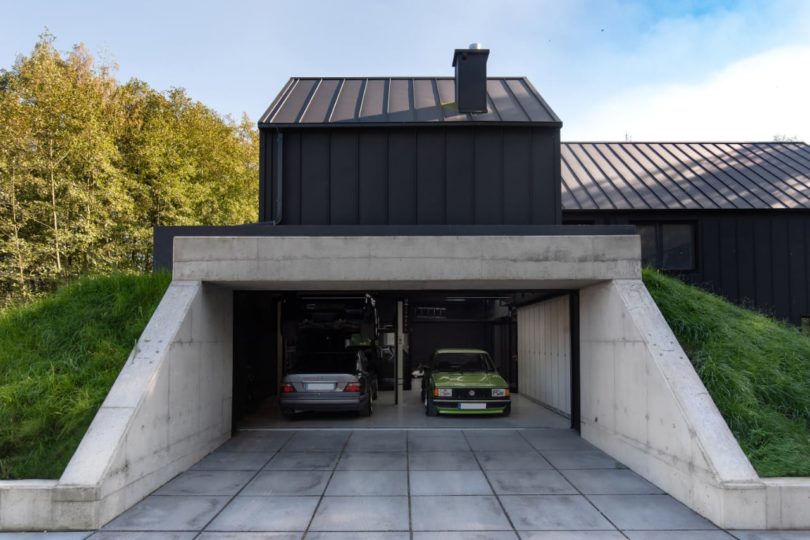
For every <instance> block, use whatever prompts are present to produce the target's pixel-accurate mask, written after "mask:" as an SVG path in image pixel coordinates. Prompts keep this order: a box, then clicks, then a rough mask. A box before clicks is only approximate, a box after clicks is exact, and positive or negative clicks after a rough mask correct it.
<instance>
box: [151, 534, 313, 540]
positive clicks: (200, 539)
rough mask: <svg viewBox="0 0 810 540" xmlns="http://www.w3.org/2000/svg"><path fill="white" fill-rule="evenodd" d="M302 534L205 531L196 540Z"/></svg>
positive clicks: (281, 539)
mask: <svg viewBox="0 0 810 540" xmlns="http://www.w3.org/2000/svg"><path fill="white" fill-rule="evenodd" d="M302 534H303V533H294V532H259V533H255V532H230V533H228V532H212V533H206V532H204V533H201V534H200V536H198V537H197V538H196V540H301V538H303V536H302ZM151 540H154V538H153V539H151ZM161 540H162V539H161Z"/></svg>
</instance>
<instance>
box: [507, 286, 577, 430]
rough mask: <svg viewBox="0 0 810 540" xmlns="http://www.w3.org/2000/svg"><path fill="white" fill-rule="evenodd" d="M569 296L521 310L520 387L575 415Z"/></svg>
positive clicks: (539, 398)
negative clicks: (572, 387)
mask: <svg viewBox="0 0 810 540" xmlns="http://www.w3.org/2000/svg"><path fill="white" fill-rule="evenodd" d="M568 303H569V297H568V295H564V296H558V297H557V298H552V299H551V300H546V301H544V302H539V303H536V304H531V305H528V306H524V307H521V308H519V309H518V315H517V335H518V388H519V391H520V394H521V395H522V396H526V397H529V398H531V399H533V400H535V401H538V402H540V403H542V404H544V405H546V406H548V407H551V408H552V409H555V410H557V411H559V412H561V413H563V414H566V415H569V416H570V414H571V318H570V316H569V311H568Z"/></svg>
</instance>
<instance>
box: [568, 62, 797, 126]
mask: <svg viewBox="0 0 810 540" xmlns="http://www.w3.org/2000/svg"><path fill="white" fill-rule="evenodd" d="M809 66H810V46H788V47H778V48H774V49H771V50H768V51H766V52H763V53H760V54H756V55H753V56H750V57H748V58H745V59H742V60H739V61H736V62H733V63H731V64H729V65H728V66H726V67H724V68H722V69H721V70H719V71H718V72H716V73H715V74H713V75H711V76H709V77H706V78H705V79H703V80H700V81H697V82H694V83H690V84H658V85H655V84H653V85H643V86H637V87H635V88H631V89H629V90H625V91H622V92H620V93H618V94H617V95H615V96H613V97H609V98H607V99H604V100H602V101H601V102H599V103H596V104H595V105H594V107H592V108H591V109H590V110H583V111H582V112H581V113H579V114H577V116H576V117H574V118H568V119H567V120H568V121H567V122H566V127H565V128H563V138H564V139H565V140H585V139H587V140H596V139H605V140H623V139H624V138H625V134H626V133H627V134H629V135H630V137H631V138H632V139H633V140H637V141H642V140H650V141H655V140H693V141H694V140H709V141H712V140H734V141H748V140H759V141H768V140H772V139H773V137H774V136H776V135H783V136H788V137H798V138H799V139H800V140H804V141H810V69H808V67H809ZM563 120H564V121H565V120H566V118H563Z"/></svg>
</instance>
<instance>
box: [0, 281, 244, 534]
mask: <svg viewBox="0 0 810 540" xmlns="http://www.w3.org/2000/svg"><path fill="white" fill-rule="evenodd" d="M232 305H233V301H232V293H231V291H230V290H228V289H224V288H221V287H218V286H215V285H204V284H202V283H200V282H173V283H172V284H171V285H170V286H169V288H168V290H167V291H166V294H165V295H164V297H163V299H162V300H161V302H160V304H159V305H158V308H157V310H156V311H155V313H154V315H153V316H152V319H151V320H150V321H149V324H148V325H147V327H146V329H145V330H144V332H143V334H142V336H141V338H140V339H139V340H138V343H137V345H136V346H135V348H134V350H133V351H132V354H131V355H130V358H129V359H128V360H127V362H126V365H125V366H124V368H123V369H122V370H121V373H120V374H119V375H118V378H117V379H116V381H115V384H114V385H113V387H112V389H111V390H110V393H109V394H108V396H107V398H106V399H105V400H104V403H103V404H102V406H101V408H100V409H99V411H98V413H97V414H96V416H95V418H94V419H93V422H92V424H91V425H90V429H89V430H88V431H87V434H86V435H85V436H84V438H83V439H82V442H81V443H80V445H79V448H78V449H77V450H76V453H75V454H74V456H73V458H72V459H71V461H70V463H69V464H68V466H67V468H66V469H65V472H64V474H63V475H62V477H61V478H60V479H59V480H58V481H23V482H3V483H0V528H1V529H5V530H32V529H34V530H35V529H40V530H41V529H65V528H68V529H90V528H96V527H100V526H101V525H103V524H105V523H106V522H107V521H109V520H111V519H112V518H113V517H115V516H117V515H118V514H120V513H121V512H123V511H124V510H126V509H127V508H129V507H130V506H132V505H133V504H135V503H136V502H138V501H139V500H140V499H142V498H143V497H145V496H146V495H147V494H149V493H150V492H152V491H153V490H154V489H156V488H157V487H159V486H161V485H162V484H164V483H165V482H167V481H168V480H169V479H171V478H172V477H174V476H175V475H177V474H178V473H180V472H182V471H183V470H185V469H187V468H188V467H190V466H191V465H192V464H194V463H195V462H196V461H198V460H199V459H200V458H202V457H203V456H205V455H206V454H208V453H209V452H211V451H212V450H213V449H215V448H216V447H217V446H219V445H220V444H222V443H223V442H224V441H225V440H227V439H228V437H230V430H231V392H232V384H231V377H232V365H233V363H232V362H233V359H232V350H233V347H232V322H231V321H232V309H233V308H232Z"/></svg>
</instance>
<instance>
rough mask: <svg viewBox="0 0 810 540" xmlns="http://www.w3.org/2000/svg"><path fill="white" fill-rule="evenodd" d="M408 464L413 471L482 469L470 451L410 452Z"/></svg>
mask: <svg viewBox="0 0 810 540" xmlns="http://www.w3.org/2000/svg"><path fill="white" fill-rule="evenodd" d="M408 466H409V467H410V469H411V470H412V471H414V470H415V471H477V470H479V469H480V467H479V465H478V462H477V461H476V460H475V456H474V455H473V453H472V452H470V451H464V450H459V451H457V452H409V453H408Z"/></svg>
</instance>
